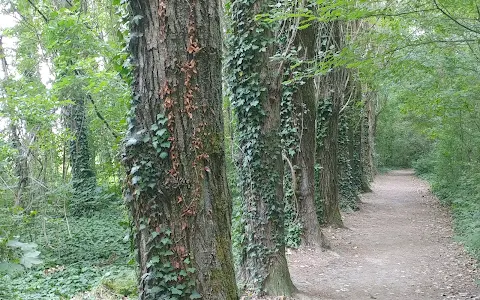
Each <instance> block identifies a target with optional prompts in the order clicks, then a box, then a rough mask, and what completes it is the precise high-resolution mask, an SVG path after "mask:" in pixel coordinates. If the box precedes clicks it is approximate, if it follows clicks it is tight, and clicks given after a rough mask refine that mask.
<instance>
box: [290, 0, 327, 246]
mask: <svg viewBox="0 0 480 300" xmlns="http://www.w3.org/2000/svg"><path fill="white" fill-rule="evenodd" d="M306 4H307V1H303V4H302V6H306ZM317 31H318V28H317V24H316V23H315V22H314V23H312V24H310V25H309V26H308V27H307V28H305V29H302V30H299V31H298V32H297V33H296V37H295V41H294V45H295V47H296V48H297V49H299V53H298V55H299V59H301V60H302V61H305V63H309V62H312V61H313V60H314V59H315V56H316V51H317V49H316V44H317ZM304 71H305V70H304ZM303 81H304V83H303V84H299V85H298V86H297V87H296V90H295V92H294V93H293V95H292V98H293V103H294V107H295V109H294V111H295V114H296V115H297V116H299V118H300V120H299V122H298V125H299V128H298V132H299V136H300V139H299V149H298V153H296V155H295V158H294V164H295V166H296V167H297V169H296V171H298V173H299V174H298V175H299V176H298V181H299V184H298V185H299V187H298V195H299V199H298V216H299V217H300V220H301V223H302V227H303V232H302V244H303V245H307V246H312V245H316V246H321V245H322V243H323V240H322V232H321V229H320V224H319V221H318V216H317V207H316V205H315V170H314V167H315V148H316V145H315V138H316V134H315V126H316V115H317V114H316V98H315V95H316V94H315V82H314V77H313V76H306V77H305V78H304V79H303ZM295 192H296V191H295Z"/></svg>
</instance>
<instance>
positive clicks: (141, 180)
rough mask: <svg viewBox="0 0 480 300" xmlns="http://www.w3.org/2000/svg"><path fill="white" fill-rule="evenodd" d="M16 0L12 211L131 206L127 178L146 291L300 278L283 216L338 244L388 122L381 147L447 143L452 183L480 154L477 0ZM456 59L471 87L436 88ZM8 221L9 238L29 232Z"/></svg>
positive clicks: (221, 295) (74, 211)
mask: <svg viewBox="0 0 480 300" xmlns="http://www.w3.org/2000/svg"><path fill="white" fill-rule="evenodd" d="M0 3H1V4H2V9H3V10H4V13H5V16H7V15H8V16H13V17H14V18H15V19H16V21H15V25H14V26H13V27H12V28H10V29H6V30H3V32H2V33H1V35H0V36H1V37H2V39H1V40H2V41H3V43H0V49H1V51H0V57H1V59H2V80H1V87H0V88H1V90H0V92H1V93H0V96H1V107H0V109H1V113H2V122H1V125H2V126H3V127H4V128H3V129H4V130H3V131H2V138H1V143H0V146H1V151H0V155H1V158H2V160H1V161H2V163H1V164H0V168H1V169H2V176H1V179H2V182H3V189H2V190H1V195H2V197H1V198H2V199H4V200H2V202H0V203H2V211H1V213H2V214H4V215H5V216H16V215H18V214H20V215H22V216H26V217H28V218H34V216H35V215H37V214H40V215H41V216H42V217H43V221H40V219H39V218H38V219H37V220H38V221H35V223H34V224H35V226H36V227H39V228H43V230H44V233H45V231H46V229H45V224H46V223H47V225H48V221H49V220H51V221H52V222H53V221H56V220H58V219H59V218H60V219H61V218H63V219H64V221H65V222H66V224H67V228H68V218H70V217H72V218H76V217H82V216H83V217H85V216H87V217H88V216H90V215H93V214H94V213H95V212H96V211H99V210H100V211H101V210H102V209H107V210H110V209H112V206H116V205H118V203H119V201H115V200H116V199H118V198H120V190H121V184H120V183H119V182H123V183H122V184H123V186H124V188H123V190H124V199H125V202H126V205H127V208H128V210H129V211H130V218H131V222H132V227H133V229H134V237H133V240H134V245H135V248H136V249H137V251H138V263H139V266H140V270H141V272H140V274H139V275H140V276H139V282H140V289H139V292H140V294H141V297H142V298H144V299H149V298H152V299H158V298H161V297H164V298H168V299H170V298H175V297H176V298H188V297H189V298H191V299H195V298H199V297H203V298H204V299H235V298H236V297H237V296H238V293H239V292H238V290H237V284H236V278H237V279H238V281H239V282H240V287H241V289H242V292H246V293H248V294H254V295H262V294H268V295H290V294H292V293H293V292H294V291H295V287H294V286H293V283H292V281H291V279H290V275H289V272H288V266H287V261H286V258H285V245H286V242H285V240H286V238H288V236H286V235H287V234H286V232H287V231H289V230H288V229H290V228H292V226H297V227H296V228H300V230H299V231H298V233H299V234H300V236H299V237H298V238H299V239H300V240H301V243H302V244H303V245H305V246H311V247H320V246H326V244H328V241H325V239H324V238H323V235H322V232H321V226H339V227H341V226H343V224H342V219H341V215H340V210H341V209H350V210H351V209H357V207H358V198H357V194H358V193H359V192H362V191H368V190H369V182H370V181H371V179H372V176H373V174H374V160H375V155H374V144H375V142H374V138H375V135H376V134H377V131H378V136H379V139H378V146H379V149H380V151H379V153H378V154H379V157H378V161H379V162H381V163H385V164H388V162H389V161H390V162H396V163H399V162H400V159H402V160H403V161H404V162H406V164H408V163H409V162H410V161H411V160H412V157H414V156H415V155H417V153H419V152H422V151H423V152H426V151H427V150H430V149H432V148H433V149H434V150H435V151H434V152H433V153H434V155H433V156H434V157H435V158H436V160H434V161H435V162H436V166H435V170H436V174H437V175H438V176H439V177H437V178H438V181H439V182H441V183H443V184H445V183H451V182H453V181H451V179H452V178H451V177H449V176H450V175H452V174H455V175H452V176H454V177H455V178H462V177H461V176H460V175H464V174H463V172H465V170H474V169H475V166H477V164H476V163H475V158H474V155H473V154H474V153H476V152H475V151H476V145H477V143H475V142H474V141H475V139H469V138H468V137H469V136H470V135H474V134H473V133H474V132H475V131H474V128H475V127H474V126H475V124H476V123H475V122H474V120H475V116H476V111H477V109H476V107H477V106H476V104H475V102H474V101H473V100H472V99H475V97H473V96H472V95H475V89H474V88H472V86H471V85H469V84H467V83H466V82H467V81H466V78H468V80H475V79H476V74H477V73H478V72H476V69H475V68H473V69H472V67H471V65H474V63H473V62H475V59H476V57H477V52H478V49H477V48H476V47H477V46H475V45H476V44H475V43H474V41H476V40H477V39H478V36H477V35H478V32H477V30H476V27H475V26H476V23H475V22H473V21H471V19H472V20H473V19H474V18H475V10H474V9H473V8H474V7H473V6H471V5H470V6H465V7H464V8H455V9H454V8H453V7H455V5H456V4H458V3H457V1H448V2H445V3H443V4H440V3H438V2H437V1H433V2H429V1H415V2H409V1H407V2H405V3H397V4H392V3H389V2H385V3H383V2H376V3H374V4H372V3H365V2H364V1H347V0H343V1H328V2H327V1H307V0H299V1H294V2H292V1H271V0H257V1H253V0H235V1H228V2H226V3H222V5H220V4H219V3H218V2H217V1H205V0H188V1H168V2H167V1H158V0H157V1H154V0H149V1H134V0H132V1H130V2H129V3H120V1H113V2H109V1H87V0H83V1H68V0H65V1H62V0H58V1H57V0H52V1H33V0H26V1H24V0H16V1H4V2H0ZM222 7H225V10H223V9H222ZM467 7H468V8H467ZM460 15H465V16H467V18H466V19H462V20H461V19H460V18H459V17H458V16H460ZM12 40H13V41H14V42H15V46H14V47H13V49H10V48H9V47H8V46H4V45H6V44H8V41H12ZM438 44H440V45H445V47H443V48H438V47H436V45H438ZM452 45H454V47H453V46H452ZM412 49H422V51H412ZM432 52H433V53H435V54H436V57H440V58H441V59H431V56H430V55H431V53H432ZM129 56H130V59H127V57H129ZM222 61H223V63H222ZM459 63H461V65H462V71H460V69H459V68H458V64H459ZM405 74H408V75H409V76H405ZM442 74H456V75H457V76H455V77H454V78H455V81H453V83H455V86H454V87H452V88H451V89H446V90H438V89H436V90H434V89H432V88H431V87H433V86H435V87H442V86H446V84H445V82H444V81H442V82H440V81H441V80H446V79H445V76H444V75H442ZM465 75H468V76H465ZM439 78H440V79H439ZM427 85H428V87H429V89H427V88H424V87H425V86H427ZM465 86H469V87H470V89H468V90H467V91H468V93H467V92H466V91H465V89H464V87H465ZM131 87H133V89H132V88H131ZM460 90H463V92H462V93H463V94H462V93H460V92H459V91H460ZM419 91H422V93H420V92H419ZM386 95H388V98H389V99H388V101H386V98H387V96H386ZM458 97H461V98H462V99H464V100H463V102H462V105H459V102H458V101H457V100H456V99H457V98H458ZM432 99H436V100H435V101H432ZM129 102H131V103H130V104H129ZM432 107H433V110H432ZM128 110H130V112H129V113H128V117H127V113H126V112H127V111H128ZM402 110H403V111H408V112H409V113H410V117H411V118H409V119H408V120H405V118H404V117H403V116H402V115H401V114H400V113H399V112H401V111H402ZM454 110H455V112H454ZM432 112H435V113H433V114H432ZM224 117H225V119H226V120H227V122H225V123H224ZM377 117H378V119H379V121H380V123H379V126H378V130H377ZM397 121H399V122H401V123H397ZM397 124H401V126H404V125H405V124H406V125H405V126H408V128H411V131H409V132H410V133H409V134H408V135H407V134H405V133H404V132H403V131H402V132H399V131H398V130H397V128H398V126H396V125H397ZM410 124H415V126H410ZM432 124H434V125H435V126H434V127H432ZM419 128H420V129H424V131H425V132H427V133H429V134H430V137H432V138H434V140H435V143H432V141H431V140H428V139H425V138H424V136H423V135H421V134H419V133H418V129H419ZM432 128H433V129H432ZM224 131H225V132H224ZM459 132H461V133H462V134H461V135H459V134H458V133H459ZM225 133H226V134H225ZM124 136H126V137H125V138H123V148H124V149H121V148H122V147H121V145H122V143H121V139H122V137H124ZM399 137H403V140H402V139H399ZM412 138H414V139H412ZM225 139H226V140H225ZM457 140H458V142H455V143H454V142H452V141H457ZM412 141H414V142H417V141H418V143H415V144H414V145H415V147H410V145H411V142H412ZM458 145H461V148H460V149H462V151H456V150H455V151H453V149H456V148H457V147H458ZM227 148H228V155H226V152H227V150H226V149H227ZM412 150H414V151H412ZM447 150H449V151H447ZM460 152H461V153H460ZM119 153H122V154H119ZM405 153H406V155H404V156H405V157H406V158H405V157H400V155H399V154H405ZM447 154H448V155H447ZM457 154H458V155H457ZM415 157H416V156H415ZM460 158H461V159H460ZM431 161H432V160H430V161H429V162H431ZM457 161H461V162H462V163H461V164H457V163H454V162H457ZM446 166H448V167H446ZM452 170H454V171H455V172H452ZM125 172H126V176H124V174H125ZM467 174H470V171H468V172H467ZM475 174H476V173H475ZM447 175H448V176H447ZM465 176H466V175H465ZM472 180H473V179H472ZM472 180H470V179H469V180H468V182H469V183H470V182H472ZM444 186H446V185H444ZM448 186H450V185H448ZM232 195H233V197H232ZM237 196H238V197H237ZM469 209H471V208H469ZM232 211H233V214H234V215H235V216H238V219H236V222H237V223H238V224H235V226H236V227H235V228H234V230H233V231H231V225H232V224H231V222H232ZM45 220H46V221H45ZM0 225H3V224H0ZM469 228H470V227H469ZM0 230H1V231H0V239H1V241H2V243H0V244H1V245H5V243H4V242H5V241H6V240H7V239H8V238H9V237H12V236H13V235H14V233H15V232H12V229H11V227H8V226H2V227H0ZM22 234H23V233H22ZM232 234H234V236H232ZM44 235H45V236H46V235H47V234H44ZM232 238H233V240H234V241H235V245H236V246H235V247H234V249H233V251H234V254H235V257H236V258H237V261H236V262H234V256H233V255H232ZM235 265H236V269H237V274H235V271H234V266H235ZM235 275H237V276H235Z"/></svg>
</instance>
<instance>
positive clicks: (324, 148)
mask: <svg viewBox="0 0 480 300" xmlns="http://www.w3.org/2000/svg"><path fill="white" fill-rule="evenodd" d="M327 28H328V29H329V30H328V32H329V37H330V38H329V42H328V43H327V49H331V50H334V51H340V50H341V49H342V47H343V45H344V41H343V39H344V38H345V37H344V36H343V34H344V33H343V28H342V23H341V22H340V21H333V22H331V24H329V25H328V26H327ZM331 46H332V47H331ZM332 48H333V49H332ZM346 77H347V76H346V71H345V68H344V67H342V66H340V67H338V66H334V67H333V69H332V70H331V71H330V72H329V73H328V74H327V75H325V79H324V82H323V84H324V88H325V90H324V93H323V95H322V98H323V101H321V103H320V105H319V107H320V114H321V115H320V116H319V126H321V127H322V128H324V129H323V130H324V138H323V141H322V142H321V144H320V145H321V146H320V147H319V148H318V149H317V156H318V162H319V164H320V167H321V170H320V185H319V186H320V195H321V198H322V204H323V218H322V221H323V224H324V225H327V226H336V227H343V221H342V217H341V214H340V205H339V198H340V197H339V169H338V138H339V127H338V126H339V114H340V109H341V104H342V103H343V102H344V96H345V95H344V93H345V80H346ZM322 102H323V103H322Z"/></svg>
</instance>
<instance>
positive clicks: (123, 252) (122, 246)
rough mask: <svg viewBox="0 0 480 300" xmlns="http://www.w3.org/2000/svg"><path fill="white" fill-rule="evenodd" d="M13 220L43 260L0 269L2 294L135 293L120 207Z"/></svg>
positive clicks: (2, 296) (125, 222) (119, 295)
mask: <svg viewBox="0 0 480 300" xmlns="http://www.w3.org/2000/svg"><path fill="white" fill-rule="evenodd" d="M1 217H2V216H0V218H1ZM12 222H13V224H11V225H12V226H16V229H17V230H16V233H17V234H19V235H20V236H21V237H23V239H24V240H25V241H28V242H33V243H36V244H38V250H39V251H40V252H41V258H42V260H43V264H42V265H40V266H37V267H33V268H32V269H29V270H23V271H19V272H13V273H12V272H9V273H8V274H0V276H1V281H0V299H9V300H10V299H12V300H13V299H21V300H30V299H52V300H53V299H71V298H72V297H74V296H75V295H78V294H81V293H82V292H85V291H89V290H96V289H101V290H102V291H105V290H108V291H109V295H110V297H114V295H116V296H115V297H117V299H124V298H122V297H127V296H134V295H135V294H136V275H135V272H134V268H135V265H134V263H133V262H132V261H133V260H132V257H131V246H130V238H129V228H128V219H127V217H126V213H125V212H124V210H123V209H122V208H121V207H108V208H106V209H104V210H101V211H98V212H96V213H94V214H93V215H90V216H88V217H65V216H48V215H36V216H35V217H32V218H31V219H30V220H27V221H26V220H25V219H24V218H17V219H15V220H13V221H12ZM112 295H113V296H112ZM79 299H99V298H92V296H90V294H85V295H84V296H82V298H79ZM106 299H107V298H106ZM108 299H114V298H108Z"/></svg>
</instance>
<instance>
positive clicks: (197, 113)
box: [123, 0, 238, 300]
mask: <svg viewBox="0 0 480 300" xmlns="http://www.w3.org/2000/svg"><path fill="white" fill-rule="evenodd" d="M130 5H131V9H132V18H131V22H130V24H131V36H132V38H131V40H130V51H131V54H132V62H133V65H134V83H133V103H132V112H131V115H130V117H129V133H128V136H127V138H126V141H125V154H124V158H123V162H124V165H125V167H126V171H127V178H126V188H125V199H126V202H127V204H128V207H129V208H130V211H131V216H132V219H133V226H134V229H135V245H136V248H137V251H138V263H139V265H140V272H139V292H140V298H141V299H200V298H202V299H207V300H208V299H211V300H214V299H215V300H216V299H227V300H230V299H231V300H234V299H237V298H238V295H237V287H236V283H235V273H234V268H233V259H232V253H231V236H230V227H231V209H232V203H231V197H230V195H229V192H228V188H227V178H226V168H225V149H224V141H223V139H224V137H223V119H222V118H223V117H222V83H221V56H222V42H221V29H220V11H219V9H220V7H219V5H218V3H217V2H216V1H207V0H186V1H165V0H160V1H157V0H149V1H136V0H135V1H134V0H132V1H130Z"/></svg>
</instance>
